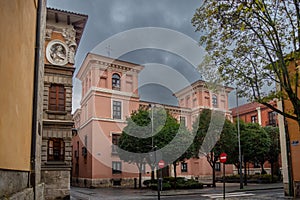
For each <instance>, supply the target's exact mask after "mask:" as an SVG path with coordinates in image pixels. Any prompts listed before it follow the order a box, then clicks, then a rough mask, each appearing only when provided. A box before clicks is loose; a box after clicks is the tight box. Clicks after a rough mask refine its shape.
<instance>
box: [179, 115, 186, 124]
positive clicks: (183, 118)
mask: <svg viewBox="0 0 300 200" xmlns="http://www.w3.org/2000/svg"><path fill="white" fill-rule="evenodd" d="M179 120H180V124H182V125H184V126H185V117H183V116H180V118H179Z"/></svg>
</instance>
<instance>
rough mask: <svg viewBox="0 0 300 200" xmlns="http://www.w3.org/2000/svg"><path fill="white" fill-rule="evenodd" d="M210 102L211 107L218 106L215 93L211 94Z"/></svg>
mask: <svg viewBox="0 0 300 200" xmlns="http://www.w3.org/2000/svg"><path fill="white" fill-rule="evenodd" d="M212 104H213V107H215V108H216V107H218V97H217V95H215V94H214V95H213V96H212Z"/></svg>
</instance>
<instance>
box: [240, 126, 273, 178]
mask: <svg viewBox="0 0 300 200" xmlns="http://www.w3.org/2000/svg"><path fill="white" fill-rule="evenodd" d="M240 130H241V146H242V155H243V161H244V170H245V184H247V168H246V166H247V163H249V162H259V163H260V165H261V173H262V174H264V173H265V170H264V167H263V166H264V163H265V161H266V160H267V154H268V153H269V148H270V145H271V141H270V138H269V135H268V134H267V133H266V132H265V130H264V129H263V128H262V127H261V126H260V125H259V124H257V123H243V122H241V126H240Z"/></svg>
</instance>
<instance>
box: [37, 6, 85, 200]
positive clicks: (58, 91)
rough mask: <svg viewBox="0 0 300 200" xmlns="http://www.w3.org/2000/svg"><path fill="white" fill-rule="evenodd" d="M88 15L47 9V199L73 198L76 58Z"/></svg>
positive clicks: (44, 146)
mask: <svg viewBox="0 0 300 200" xmlns="http://www.w3.org/2000/svg"><path fill="white" fill-rule="evenodd" d="M86 21H87V16H86V15H81V14H76V13H71V12H65V11H61V10H56V9H51V8H48V9H47V21H46V31H45V50H46V52H45V56H44V58H45V61H44V62H45V65H44V98H43V136H42V152H41V169H42V181H43V182H44V183H45V198H46V199H55V198H62V197H67V196H69V195H70V172H71V166H72V164H71V163H72V144H71V140H72V128H73V125H74V123H73V119H72V114H71V112H72V87H73V85H72V78H73V73H74V70H75V67H74V55H75V52H76V49H77V46H78V45H79V41H80V38H81V35H82V33H83V30H84V27H85V24H86Z"/></svg>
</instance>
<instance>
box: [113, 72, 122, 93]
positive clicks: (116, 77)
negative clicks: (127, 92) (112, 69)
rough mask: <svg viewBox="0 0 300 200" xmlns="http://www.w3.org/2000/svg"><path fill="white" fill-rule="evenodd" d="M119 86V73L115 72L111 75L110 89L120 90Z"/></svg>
mask: <svg viewBox="0 0 300 200" xmlns="http://www.w3.org/2000/svg"><path fill="white" fill-rule="evenodd" d="M120 88H121V86H120V75H119V74H116V73H115V74H113V75H112V89H113V90H120Z"/></svg>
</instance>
